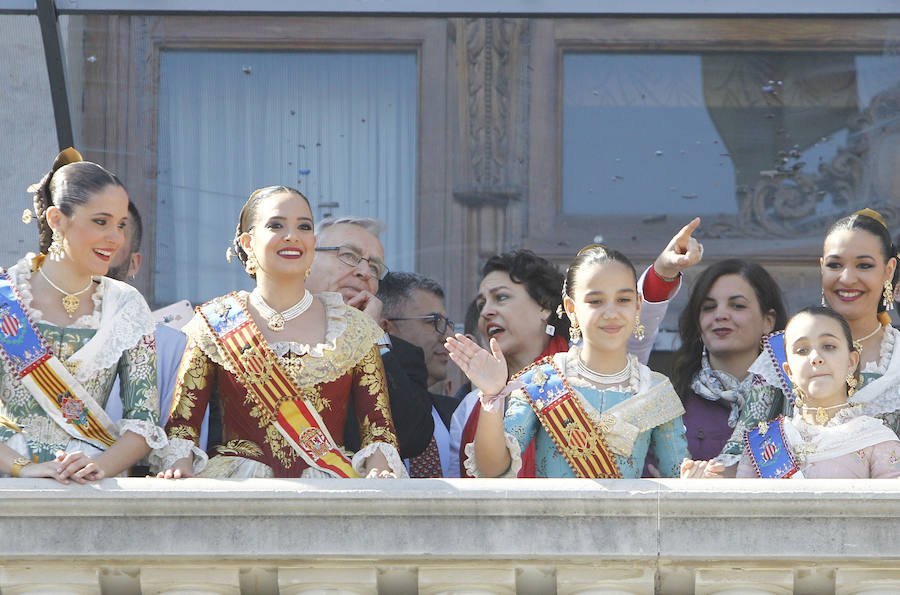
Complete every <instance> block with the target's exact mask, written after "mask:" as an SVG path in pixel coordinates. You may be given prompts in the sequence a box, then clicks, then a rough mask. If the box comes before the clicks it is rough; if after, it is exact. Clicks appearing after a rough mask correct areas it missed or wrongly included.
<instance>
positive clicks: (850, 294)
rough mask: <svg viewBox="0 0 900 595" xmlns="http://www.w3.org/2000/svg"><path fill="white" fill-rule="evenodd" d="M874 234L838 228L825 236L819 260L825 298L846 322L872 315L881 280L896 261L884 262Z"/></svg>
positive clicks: (890, 272) (889, 271) (878, 296)
mask: <svg viewBox="0 0 900 595" xmlns="http://www.w3.org/2000/svg"><path fill="white" fill-rule="evenodd" d="M884 260H885V259H884V254H883V253H882V248H881V243H880V241H879V240H878V238H877V237H875V236H874V235H872V234H871V233H869V232H868V231H865V230H862V229H842V230H838V231H835V232H833V233H831V234H829V235H828V237H826V238H825V246H824V249H823V253H822V258H821V259H820V264H821V266H822V291H824V293H825V300H826V301H827V302H828V304H829V305H830V306H831V307H832V308H833V309H834V310H835V311H836V312H838V313H839V314H841V315H843V316H844V318H846V319H847V321H848V322H851V323H852V322H853V321H856V320H864V319H866V318H874V317H875V316H876V314H877V312H878V302H879V301H881V297H882V293H883V291H884V282H885V281H887V280H889V279H890V278H891V277H892V276H893V274H894V267H895V266H896V261H895V260H894V259H893V258H892V259H890V260H889V261H888V262H887V263H885V262H884Z"/></svg>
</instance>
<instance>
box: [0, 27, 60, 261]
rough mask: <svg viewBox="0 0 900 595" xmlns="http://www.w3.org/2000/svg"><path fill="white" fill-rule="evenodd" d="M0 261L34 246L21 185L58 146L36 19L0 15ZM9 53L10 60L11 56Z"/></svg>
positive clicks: (45, 165) (41, 170) (37, 174)
mask: <svg viewBox="0 0 900 595" xmlns="http://www.w3.org/2000/svg"><path fill="white" fill-rule="evenodd" d="M0 56H6V57H7V59H6V60H3V61H2V62H0V105H2V106H3V108H2V109H0V130H2V131H3V133H2V134H0V154H2V155H6V156H8V158H7V159H0V196H2V197H3V205H4V207H5V208H4V210H3V213H4V215H5V216H4V217H0V237H3V238H4V241H3V242H0V266H4V267H5V266H10V265H12V264H14V263H15V262H16V261H17V260H18V259H19V258H21V257H22V256H23V255H24V254H25V252H28V251H36V250H37V248H38V232H37V227H36V225H35V223H33V222H32V223H31V224H30V225H27V226H26V225H23V224H22V221H21V219H20V215H21V214H22V211H23V210H24V209H26V208H29V209H30V208H32V200H31V196H30V195H29V194H28V193H27V192H25V189H26V188H27V187H28V186H29V185H30V184H32V183H34V182H37V181H38V180H40V179H41V177H42V176H43V175H44V174H45V173H47V171H48V170H49V169H50V165H51V164H52V163H53V157H54V155H56V153H57V151H58V147H57V145H56V142H57V141H56V123H55V120H54V118H53V102H52V100H51V98H50V83H49V81H48V79H47V64H46V61H45V60H44V45H43V41H42V40H41V29H40V26H39V25H38V19H37V17H36V16H32V15H0ZM11 57H14V59H10V58H11Z"/></svg>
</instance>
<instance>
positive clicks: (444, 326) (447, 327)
mask: <svg viewBox="0 0 900 595" xmlns="http://www.w3.org/2000/svg"><path fill="white" fill-rule="evenodd" d="M428 319H431V324H433V325H434V331H435V332H436V333H437V334H439V335H447V334H449V333H451V332H453V330H454V329H456V325H455V324H453V321H452V320H450V319H449V318H447V317H446V316H444V315H443V314H438V313H437V312H434V313H433V314H426V315H425V316H402V317H397V318H388V320H428Z"/></svg>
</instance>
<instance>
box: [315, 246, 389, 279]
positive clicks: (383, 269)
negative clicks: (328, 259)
mask: <svg viewBox="0 0 900 595" xmlns="http://www.w3.org/2000/svg"><path fill="white" fill-rule="evenodd" d="M316 252H334V253H335V256H337V259H338V260H340V261H341V262H343V263H344V264H346V265H348V266H351V267H355V266H359V263H360V262H362V261H364V260H365V261H366V262H367V263H369V272H370V273H372V276H373V277H375V278H376V279H378V280H379V281H380V280H382V279H384V276H385V275H387V274H388V272H389V271H388V268H387V266H385V264H384V263H383V262H381V261H380V260H374V259H371V258H365V257H363V256H360V254H359V253H358V252H357V251H356V250H354V249H353V248H350V247H349V246H331V247H325V248H319V247H316Z"/></svg>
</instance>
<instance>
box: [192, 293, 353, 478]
mask: <svg viewBox="0 0 900 595" xmlns="http://www.w3.org/2000/svg"><path fill="white" fill-rule="evenodd" d="M200 312H201V314H202V315H203V317H204V319H205V320H206V322H207V324H208V325H209V328H210V330H211V331H212V335H213V337H215V339H216V342H217V343H218V345H219V349H220V352H221V353H223V354H224V355H225V356H226V357H227V358H228V360H229V363H230V364H231V365H232V367H233V368H234V369H235V370H236V371H237V378H238V380H239V381H240V382H241V384H242V385H243V386H244V388H246V389H247V394H248V395H249V396H251V397H252V398H253V399H254V400H255V401H256V402H257V403H258V404H259V405H260V406H262V407H263V409H264V411H265V412H267V413H268V417H270V419H273V420H274V422H273V423H274V425H275V427H276V428H277V429H278V431H279V432H280V433H281V435H282V436H284V438H285V439H286V440H287V441H288V443H289V444H290V445H291V446H292V447H293V448H294V449H295V450H296V451H297V452H298V453H299V454H300V455H301V456H302V457H303V459H304V460H305V461H306V462H307V463H308V464H309V465H311V466H313V467H316V468H318V469H320V470H322V471H325V472H327V473H329V474H331V475H335V476H337V477H359V475H358V474H357V473H356V472H355V471H354V470H353V466H352V464H351V463H350V461H349V460H348V459H347V457H346V456H344V454H343V453H342V452H341V450H340V449H339V448H338V447H337V445H336V444H335V442H334V440H333V439H332V437H331V435H330V434H329V432H328V428H327V427H326V426H325V423H324V422H323V421H322V418H321V417H320V416H319V414H318V412H317V411H316V410H315V409H314V408H313V407H312V406H311V405H310V404H309V402H308V401H307V400H306V399H304V398H303V393H302V391H301V390H300V388H299V387H298V386H297V384H296V383H295V382H294V380H293V379H292V378H291V377H290V376H289V375H288V374H287V372H286V371H285V370H284V368H283V367H282V366H281V364H280V362H279V361H278V356H277V355H275V353H274V352H273V351H272V350H271V348H270V347H269V344H268V343H267V342H266V340H265V338H263V336H262V333H261V332H260V331H259V328H257V326H256V323H254V322H253V318H252V317H251V316H250V313H249V312H248V311H247V309H246V305H245V304H244V303H243V301H242V300H241V299H240V298H238V297H237V294H234V293H230V294H228V295H226V296H222V297H221V298H217V299H215V300H213V301H211V302H207V303H206V304H204V305H203V306H201V307H200Z"/></svg>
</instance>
